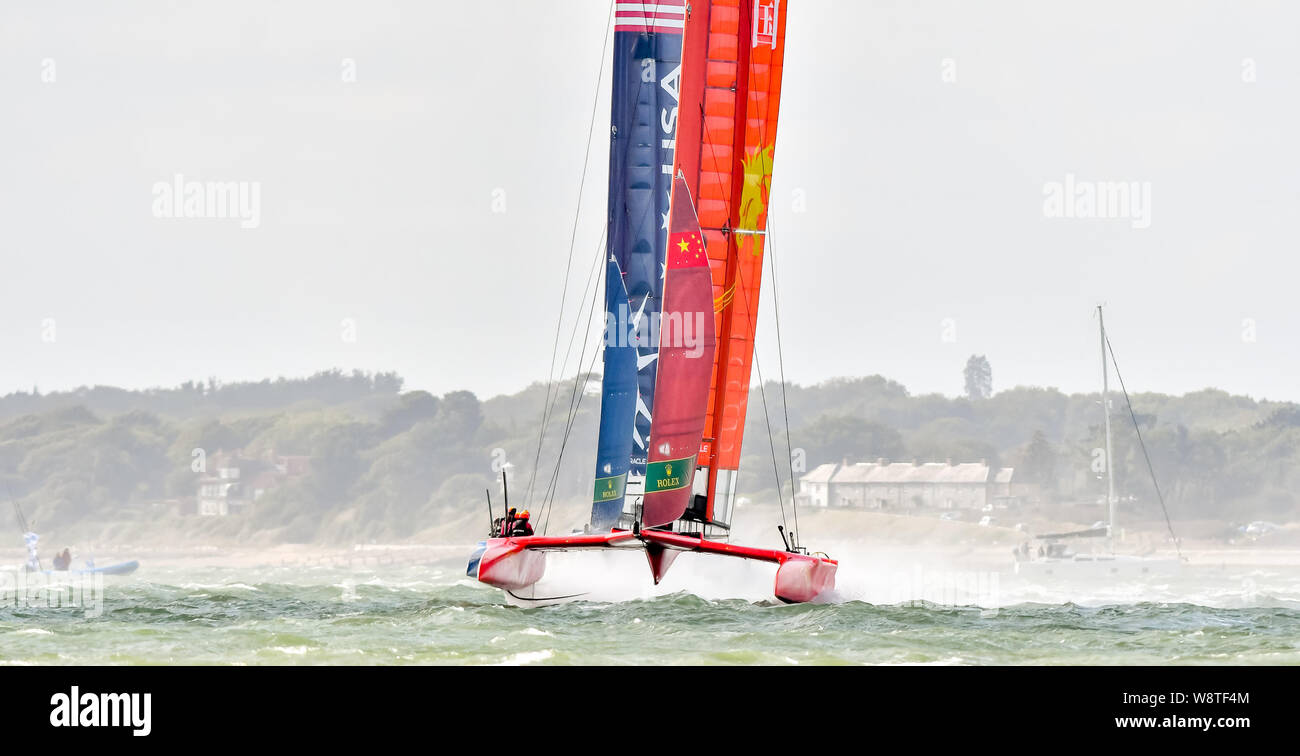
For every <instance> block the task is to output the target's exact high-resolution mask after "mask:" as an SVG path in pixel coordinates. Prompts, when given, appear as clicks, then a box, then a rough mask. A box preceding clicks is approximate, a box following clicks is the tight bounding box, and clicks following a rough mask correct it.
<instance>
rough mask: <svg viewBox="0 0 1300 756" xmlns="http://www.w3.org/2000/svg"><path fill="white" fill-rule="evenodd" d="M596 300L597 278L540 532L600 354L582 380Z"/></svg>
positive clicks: (596, 352) (594, 353)
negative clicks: (580, 386) (574, 424)
mask: <svg viewBox="0 0 1300 756" xmlns="http://www.w3.org/2000/svg"><path fill="white" fill-rule="evenodd" d="M598 252H599V253H600V254H599V255H598V256H597V263H598V264H597V266H596V267H597V268H599V267H600V263H603V262H604V260H605V250H604V248H603V246H602V247H601V248H599V249H598ZM583 299H584V301H585V299H586V297H585V296H584V297H583ZM598 300H600V279H599V278H597V279H596V284H595V286H594V287H593V289H592V297H591V306H590V309H589V310H588V313H587V336H586V338H584V339H583V342H582V352H581V354H579V356H578V365H577V367H578V373H577V375H575V376H574V378H573V390H572V392H571V393H570V395H569V412H568V417H567V418H566V420H565V427H564V436H563V438H562V439H561V441H560V449H559V451H558V452H557V454H556V458H555V470H554V471H553V472H552V474H551V480H550V482H549V483H548V484H547V487H546V493H545V494H544V498H543V503H542V509H543V510H544V511H545V512H546V517H547V519H546V521H545V522H544V523H543V526H542V532H545V530H546V526H547V525H548V524H549V523H550V505H551V502H552V501H554V498H555V489H556V485H557V483H558V480H559V475H560V465H561V463H562V462H563V461H564V451H565V449H566V448H567V446H568V443H569V436H570V434H571V433H572V431H573V423H574V421H575V420H576V419H577V416H578V408H579V407H581V406H582V398H583V397H584V396H586V391H585V388H584V390H583V391H579V390H578V386H579V385H580V384H581V385H583V386H584V387H585V385H586V382H587V381H589V380H591V373H592V370H593V369H594V367H595V365H596V357H597V356H598V355H600V353H601V350H600V349H599V348H596V349H593V350H592V354H591V361H590V362H589V363H588V364H587V373H586V377H585V378H584V377H583V374H582V363H583V359H584V358H585V357H586V355H587V347H588V346H589V345H590V343H591V326H592V323H593V322H594V321H595V316H596V302H597V301H598ZM603 334H604V331H603V330H602V340H603ZM557 399H558V397H557Z"/></svg>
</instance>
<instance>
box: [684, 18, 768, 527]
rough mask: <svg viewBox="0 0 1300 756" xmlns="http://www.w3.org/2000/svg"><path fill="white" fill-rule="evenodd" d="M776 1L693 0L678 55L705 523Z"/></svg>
mask: <svg viewBox="0 0 1300 756" xmlns="http://www.w3.org/2000/svg"><path fill="white" fill-rule="evenodd" d="M787 5H788V3H787V2H785V0H697V2H693V3H692V4H691V6H690V18H689V21H688V23H687V26H686V36H685V43H684V47H683V49H682V99H681V103H682V104H681V111H680V112H681V117H680V119H679V120H678V123H677V146H678V150H677V156H676V161H677V168H678V170H679V171H680V172H681V173H682V174H683V175H684V176H685V178H686V183H687V187H688V188H689V189H690V191H691V193H692V195H693V196H694V197H695V198H696V203H697V204H696V208H697V210H698V211H699V218H700V225H701V227H702V228H703V230H704V240H705V248H706V249H707V250H708V256H709V264H710V266H711V267H712V270H713V304H714V310H715V312H716V313H717V315H716V318H717V320H716V330H717V334H718V350H717V359H716V363H715V365H714V367H713V384H712V389H711V391H710V396H709V409H708V414H707V418H708V422H707V425H706V427H705V434H704V436H705V444H704V446H703V447H702V448H701V449H700V455H699V460H698V463H699V465H700V466H701V467H707V468H708V472H709V486H708V496H709V500H708V509H707V515H708V519H709V520H710V521H714V522H720V523H730V522H731V514H732V512H731V509H732V503H733V501H734V499H735V487H736V470H737V468H738V467H739V466H740V448H741V440H742V437H743V435H744V431H745V413H746V410H747V404H748V400H749V376H750V368H751V366H752V363H753V358H754V330H755V326H756V325H757V321H758V292H759V288H760V286H761V284H762V271H763V246H764V244H763V243H764V235H765V233H766V229H767V205H768V195H769V190H770V189H771V183H772V158H773V152H774V149H775V147H776V124H777V116H778V112H779V107H780V103H781V74H782V71H783V69H784V63H785V19H786V7H787Z"/></svg>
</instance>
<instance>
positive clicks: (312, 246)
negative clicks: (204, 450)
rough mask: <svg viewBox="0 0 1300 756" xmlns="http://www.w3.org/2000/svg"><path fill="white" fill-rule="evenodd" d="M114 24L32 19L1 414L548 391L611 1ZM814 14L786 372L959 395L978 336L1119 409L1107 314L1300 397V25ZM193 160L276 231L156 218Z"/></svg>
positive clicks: (2, 304)
mask: <svg viewBox="0 0 1300 756" xmlns="http://www.w3.org/2000/svg"><path fill="white" fill-rule="evenodd" d="M103 5H112V6H113V8H112V9H111V10H110V9H107V8H105V7H101V4H99V3H87V4H78V5H77V6H76V9H75V10H73V9H72V8H71V6H67V5H64V4H56V3H47V2H39V1H36V2H15V1H14V0H8V1H7V2H5V3H4V4H3V5H0V99H2V100H3V110H2V111H0V113H2V114H3V115H2V116H0V262H2V263H3V266H2V268H0V393H7V392H9V391H12V390H20V389H21V390H27V389H30V388H31V387H32V386H33V385H37V386H39V387H40V388H41V389H42V390H53V389H63V388H69V387H74V386H77V385H81V384H95V383H102V384H112V385H120V386H127V387H144V386H156V385H174V384H177V383H180V382H182V381H185V380H188V379H191V378H197V379H202V378H206V377H208V376H216V377H218V378H220V379H223V380H239V379H261V378H264V377H274V376H277V375H304V374H308V373H311V372H314V371H317V370H320V369H325V368H329V367H333V366H338V367H343V368H345V369H351V368H354V367H356V368H363V369H367V370H396V371H398V372H400V373H401V374H402V375H403V376H405V377H406V378H407V385H408V387H411V388H423V389H427V390H430V391H433V392H436V393H442V392H445V391H448V390H453V389H459V388H469V389H472V390H474V391H476V392H478V393H479V394H480V395H483V396H487V395H491V394H495V393H499V392H506V391H514V390H517V389H519V388H522V387H523V386H524V385H526V384H527V383H528V382H530V381H532V380H535V379H540V378H544V377H545V375H546V371H547V367H548V365H549V360H550V354H551V344H552V339H553V336H554V328H555V318H556V311H557V306H558V300H559V292H560V287H561V283H562V276H563V268H564V261H565V258H566V256H567V254H568V249H569V238H570V234H571V232H572V227H573V222H574V209H575V203H576V202H577V194H578V182H579V179H580V176H581V171H582V159H583V149H584V145H585V144H586V139H587V129H588V126H589V123H590V117H591V112H592V111H591V108H592V98H593V96H594V95H595V93H596V79H597V75H598V72H599V68H600V66H601V65H607V64H608V61H607V60H601V46H602V41H603V31H604V28H605V22H606V18H607V14H608V8H609V5H608V4H607V2H604V0H586V1H579V0H557V1H555V2H525V1H524V0H517V1H513V2H506V1H500V2H488V1H485V0H478V1H476V2H469V3H466V2H456V3H452V2H436V1H435V2H430V1H425V2H416V1H414V0H413V1H411V2H403V3H383V2H374V1H373V0H366V1H365V2H352V3H338V2H326V1H322V0H311V1H310V2H289V3H265V2H232V1H230V0H224V1H222V2H207V3H192V4H190V6H191V7H188V8H184V9H177V8H174V7H173V3H169V2H148V3H143V2H141V3H125V2H124V3H111V4H103ZM789 8H790V10H789V18H788V50H787V56H786V74H785V83H784V90H783V91H784V100H783V102H782V119H781V123H780V128H779V132H778V134H779V136H778V140H777V151H776V164H775V178H774V184H773V191H772V196H773V200H772V204H773V209H772V242H773V245H774V247H775V251H776V254H777V260H778V262H779V268H778V274H779V277H780V291H779V295H780V303H781V318H782V326H783V336H784V352H785V362H786V373H787V376H788V378H790V379H791V380H794V381H797V382H801V383H807V382H814V381H818V380H822V379H825V378H828V377H831V376H839V375H865V374H874V373H880V374H883V375H885V376H887V377H890V378H893V379H895V380H898V381H900V382H902V383H904V384H905V385H907V386H908V387H909V388H910V389H911V390H912V391H913V392H929V391H939V392H943V393H948V394H953V393H958V392H960V390H961V387H962V382H961V369H962V366H963V364H964V363H965V360H966V358H967V357H968V356H969V355H970V354H972V353H981V354H986V355H987V356H988V358H989V360H990V362H991V364H992V367H993V378H994V385H995V387H996V388H1008V387H1010V386H1013V385H1018V384H1032V385H1052V386H1059V387H1061V388H1063V389H1065V390H1067V391H1085V390H1087V391H1090V390H1094V389H1095V387H1096V385H1097V383H1098V380H1099V372H1098V367H1097V357H1098V355H1097V339H1096V333H1095V327H1096V325H1095V321H1094V320H1093V317H1092V312H1091V310H1092V308H1093V306H1094V305H1096V304H1097V303H1098V302H1104V303H1106V304H1107V305H1108V311H1107V325H1108V326H1109V328H1110V330H1111V336H1112V341H1113V343H1114V346H1115V349H1116V350H1117V352H1118V354H1119V358H1120V361H1121V362H1120V364H1121V367H1122V368H1123V370H1124V377H1125V379H1126V380H1127V381H1128V383H1129V387H1130V388H1131V389H1132V388H1136V389H1139V390H1159V391H1165V392H1176V393H1181V392H1184V391H1189V390H1195V389H1198V388H1202V387H1206V386H1217V387H1221V388H1224V389H1227V390H1230V391H1233V392H1238V393H1247V394H1250V395H1252V396H1255V397H1268V398H1275V399H1291V400H1300V377H1298V376H1300V302H1298V301H1297V300H1298V299H1300V297H1298V296H1297V290H1298V287H1297V282H1298V281H1300V262H1298V261H1297V252H1298V251H1300V229H1298V228H1297V225H1296V220H1297V217H1298V216H1300V213H1297V207H1298V206H1300V139H1297V136H1296V135H1297V134H1298V133H1300V45H1297V44H1296V33H1297V30H1300V10H1298V8H1300V6H1297V4H1295V3H1285V2H1277V3H1258V2H1236V1H1232V2H1227V1H1225V2H1181V1H1179V2H1175V1H1173V0H1166V1H1163V2H1139V3H1134V2H1129V1H1127V0H1122V1H1119V2H1096V1H1095V0H1090V1H1089V2H910V1H909V2H905V1H903V0H898V1H896V2H847V1H841V2H829V1H827V0H789ZM607 87H608V78H606V79H605V81H604V83H603V84H602V87H601V89H602V90H604V89H607ZM599 94H600V101H599V104H598V105H597V117H596V127H595V139H594V143H593V147H592V150H591V163H592V164H591V169H590V173H589V176H588V180H587V192H586V195H585V197H584V198H583V210H582V213H581V216H580V218H579V225H578V234H577V239H578V241H577V245H576V252H575V265H574V271H573V280H574V283H573V286H574V287H575V288H577V289H581V286H582V283H583V281H584V280H585V279H586V275H587V272H588V270H590V267H591V263H592V262H593V261H594V260H595V257H594V254H595V250H596V245H597V242H598V240H599V239H600V234H601V228H602V225H603V223H604V206H605V190H606V177H605V160H606V155H607V146H608V142H607V134H608V118H609V104H608V93H607V92H605V91H600V93H599ZM176 174H181V175H182V176H184V178H185V179H186V180H196V181H205V182H206V181H236V182H257V186H258V189H259V191H260V217H259V219H258V220H259V223H258V225H257V227H256V228H242V227H241V222H240V220H239V219H237V218H215V219H214V218H165V217H164V218H159V217H155V199H156V197H155V190H154V186H155V184H156V183H158V182H171V181H173V178H174V176H175V175H176ZM1067 175H1073V177H1074V179H1073V180H1074V181H1075V182H1078V183H1083V182H1138V186H1139V187H1141V186H1143V185H1144V182H1145V185H1146V186H1149V190H1150V206H1149V208H1147V210H1144V211H1143V217H1144V218H1145V220H1149V227H1147V228H1134V225H1143V223H1144V222H1145V220H1143V219H1140V218H1127V217H1118V218H1116V217H1110V218H1086V219H1085V218H1057V217H1048V214H1047V213H1046V212H1045V209H1044V201H1045V187H1047V186H1048V185H1049V184H1050V183H1051V182H1061V183H1064V182H1066V181H1067ZM250 186H251V184H250ZM498 190H499V191H498ZM494 192H496V194H494ZM1139 196H1140V193H1139ZM502 199H503V200H504V209H505V212H494V201H496V202H497V209H501V207H500V202H501V200H502ZM1147 211H1149V215H1146V214H1145V213H1146V212H1147ZM771 301H772V300H771V297H768V298H767V300H766V302H765V304H767V305H770V303H771ZM345 320H348V321H349V323H345V322H344V321H345ZM352 324H354V326H355V327H354V328H353V325H352ZM773 333H774V331H773V329H772V322H771V319H770V317H769V318H768V319H766V320H765V321H764V322H763V323H762V324H761V326H760V332H759V340H760V345H761V346H760V353H761V360H762V367H763V369H764V371H765V375H766V377H768V378H772V377H773V376H774V375H775V373H776V361H775V359H776V353H775V343H774V340H773V339H772V338H771V337H772V336H773ZM352 334H355V339H354V340H349V338H348V337H349V336H351V335H352ZM566 334H567V330H566ZM945 337H948V338H945ZM954 337H955V340H954ZM569 372H573V370H572V369H570V371H569Z"/></svg>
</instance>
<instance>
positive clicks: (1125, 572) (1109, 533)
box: [1015, 305, 1182, 578]
mask: <svg viewBox="0 0 1300 756" xmlns="http://www.w3.org/2000/svg"><path fill="white" fill-rule="evenodd" d="M1097 325H1098V327H1099V328H1100V329H1101V408H1102V410H1101V411H1102V417H1103V418H1104V424H1105V433H1106V514H1107V519H1106V521H1105V522H1098V523H1096V524H1095V525H1093V526H1092V527H1091V528H1087V529H1085V530H1074V531H1070V532H1067V533H1044V534H1041V535H1039V536H1038V537H1037V538H1036V540H1037V541H1039V542H1040V545H1039V547H1038V549H1039V551H1038V552H1035V551H1034V550H1033V549H1032V548H1031V549H1029V550H1028V551H1027V552H1024V553H1018V554H1017V558H1016V562H1015V572H1016V574H1018V575H1025V576H1029V577H1043V576H1060V577H1080V578H1087V577H1098V578H1104V577H1130V578H1132V577H1143V576H1146V575H1170V574H1176V573H1178V572H1179V571H1180V570H1181V568H1182V559H1181V557H1178V558H1175V557H1164V556H1154V555H1138V554H1123V553H1117V552H1116V551H1115V537H1116V535H1117V533H1118V530H1117V522H1118V520H1117V517H1116V515H1117V513H1118V509H1119V499H1117V498H1116V497H1115V473H1114V469H1113V467H1112V466H1111V442H1110V368H1109V366H1108V365H1107V362H1106V355H1107V353H1108V352H1109V351H1110V342H1109V341H1108V340H1107V339H1106V321H1105V318H1104V317H1103V315H1102V309H1101V305H1098V306H1097ZM1111 357H1112V360H1111V361H1112V362H1113V361H1114V360H1113V357H1114V355H1113V353H1112V354H1111ZM1116 370H1118V366H1117V367H1116ZM1121 382H1122V381H1121ZM1124 400H1125V402H1128V391H1127V390H1125V392H1124ZM1129 410H1130V416H1132V404H1131V403H1129ZM1133 427H1134V429H1135V430H1136V432H1137V434H1138V440H1139V441H1141V434H1142V431H1141V429H1140V428H1138V426H1137V422H1136V420H1134V423H1133ZM1145 449H1146V447H1145V444H1143V451H1144V452H1145ZM1150 464H1151V463H1150V460H1148V461H1147V467H1148V470H1149V471H1150V472H1151V480H1152V483H1153V484H1154V485H1155V490H1156V495H1157V496H1158V497H1160V486H1159V484H1158V483H1155V472H1154V471H1152V470H1151V469H1150ZM1160 498H1161V501H1160V506H1161V508H1162V509H1163V508H1164V499H1163V497H1160ZM1165 522H1166V524H1168V523H1169V520H1168V513H1166V515H1165ZM1169 534H1170V537H1171V538H1173V541H1174V545H1175V547H1177V544H1178V540H1177V538H1176V537H1174V535H1173V527H1172V525H1170V528H1169ZM1099 541H1104V543H1105V548H1104V549H1103V550H1097V551H1091V550H1078V549H1076V548H1074V544H1080V543H1097V542H1099Z"/></svg>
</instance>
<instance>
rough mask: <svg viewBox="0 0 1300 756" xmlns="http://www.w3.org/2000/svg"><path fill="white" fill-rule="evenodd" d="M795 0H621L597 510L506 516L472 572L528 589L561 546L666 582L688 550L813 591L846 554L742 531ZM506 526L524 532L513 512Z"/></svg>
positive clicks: (783, 594)
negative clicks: (535, 518)
mask: <svg viewBox="0 0 1300 756" xmlns="http://www.w3.org/2000/svg"><path fill="white" fill-rule="evenodd" d="M786 5H787V4H786V3H783V2H780V0H752V1H751V0H700V1H697V2H692V3H689V4H688V3H686V2H685V1H684V0H661V1H660V2H655V3H636V2H633V3H625V2H620V3H617V4H616V5H615V16H614V54H613V72H614V76H613V81H612V86H613V98H612V118H611V120H612V123H611V138H612V143H611V147H610V167H609V207H608V231H607V247H606V250H605V254H606V275H605V281H606V285H605V304H606V323H607V330H606V336H605V345H604V371H603V375H602V388H601V397H602V403H601V415H600V431H599V438H598V441H597V460H596V472H595V484H594V488H593V502H592V508H591V517H590V520H589V523H588V525H587V527H586V528H585V529H584V531H583V532H581V533H573V534H569V535H563V536H548V535H506V534H503V533H501V532H500V531H494V533H493V536H494V537H490V538H488V539H486V540H484V541H482V542H480V544H479V547H478V548H477V549H476V550H475V553H474V555H473V556H472V557H471V560H470V564H469V567H468V569H467V572H468V574H469V575H470V576H471V577H474V578H477V579H478V580H479V581H480V582H483V583H487V584H489V585H493V586H496V587H498V588H501V589H503V590H506V591H507V592H509V593H510V595H511V596H512V597H514V598H516V599H529V598H535V595H534V594H535V591H533V590H532V588H533V586H535V585H536V584H537V583H538V582H539V581H540V580H541V579H542V578H543V576H544V575H545V573H546V564H547V562H546V560H547V555H548V553H554V552H565V551H580V550H603V549H633V550H639V551H643V552H644V554H645V556H646V559H647V561H648V563H649V566H650V572H651V577H652V579H653V581H654V583H655V584H658V583H659V582H660V580H662V579H663V577H664V576H665V575H666V574H667V572H668V570H669V568H670V567H671V566H672V564H673V562H674V561H675V560H676V558H677V557H678V556H679V555H680V554H682V553H684V552H695V553H700V554H706V555H712V556H727V557H732V558H739V559H747V560H753V561H759V562H767V563H772V564H775V565H776V575H775V582H774V587H773V593H774V595H775V596H776V597H777V598H779V599H781V600H782V601H786V602H804V601H811V600H813V599H815V598H816V597H818V596H819V595H821V594H823V593H825V592H826V591H828V590H830V589H831V588H833V587H834V582H835V572H836V569H837V562H836V561H835V560H832V559H830V558H828V557H824V556H817V555H812V554H809V553H808V552H807V550H806V549H804V548H802V547H801V546H800V545H799V543H798V534H797V532H790V533H787V532H786V531H785V530H784V529H781V537H782V541H783V544H784V548H783V549H764V548H755V547H748V546H742V545H739V544H734V543H731V542H729V534H730V530H731V524H732V519H733V515H734V509H735V500H736V480H737V471H738V468H739V464H740V449H741V443H742V440H743V434H744V424H745V415H746V410H747V403H748V399H749V386H750V370H751V367H752V365H753V362H754V336H755V328H756V325H757V319H758V300H759V289H760V283H761V277H762V265H763V253H764V245H765V241H766V228H767V204H768V192H769V190H770V186H771V175H772V162H773V154H774V148H775V137H776V125H777V119H778V112H779V105H780V88H781V76H782V72H783V67H784V57H785V17H786ZM505 533H509V530H508V529H507V530H506V531H505Z"/></svg>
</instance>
